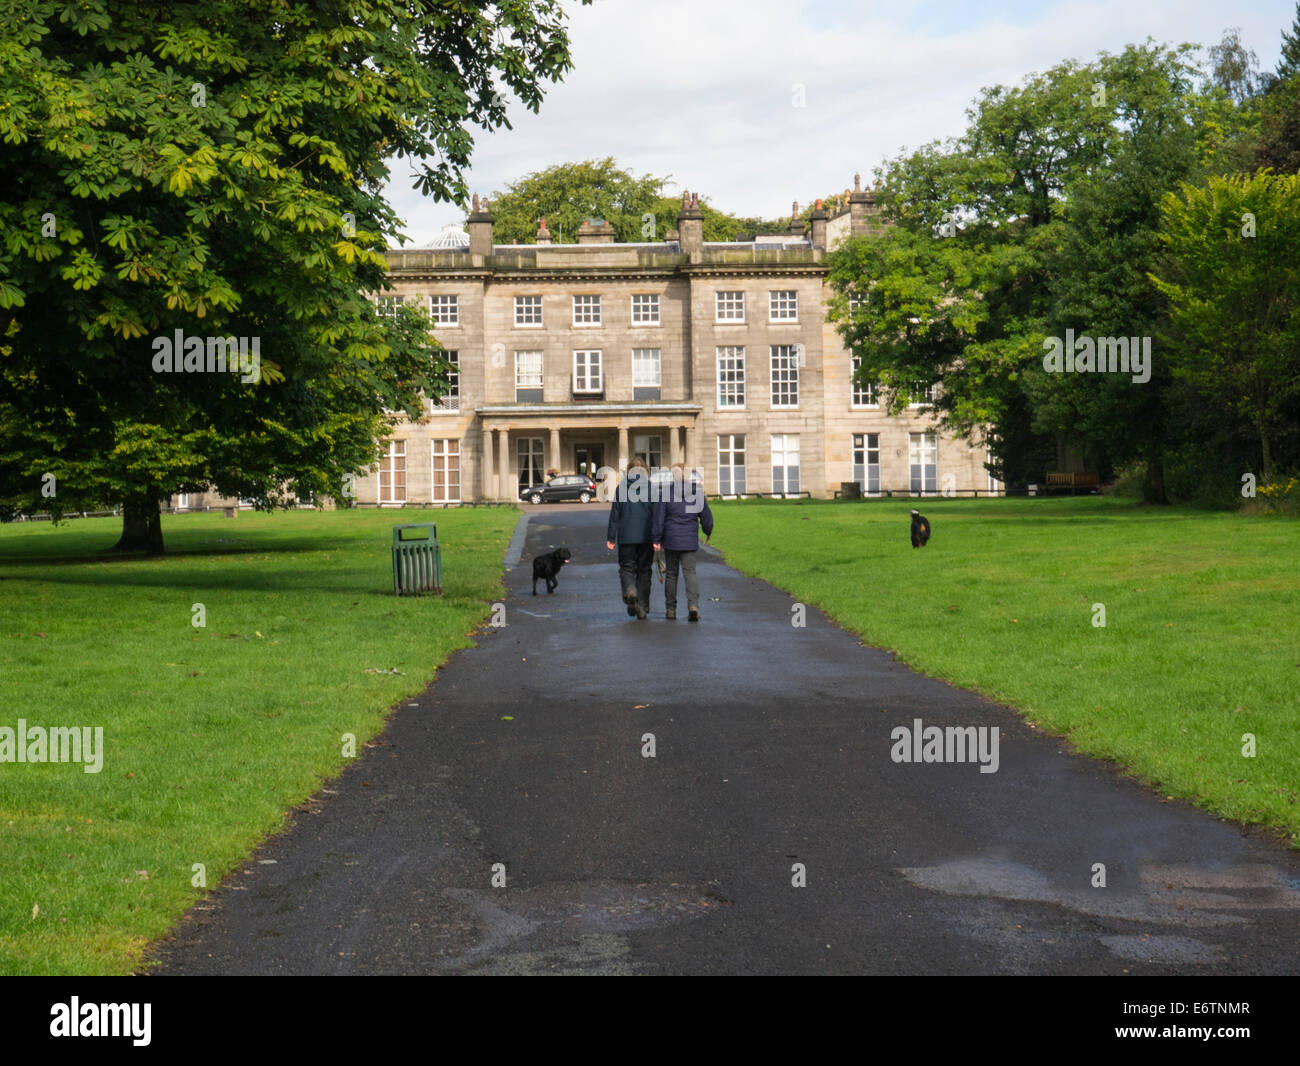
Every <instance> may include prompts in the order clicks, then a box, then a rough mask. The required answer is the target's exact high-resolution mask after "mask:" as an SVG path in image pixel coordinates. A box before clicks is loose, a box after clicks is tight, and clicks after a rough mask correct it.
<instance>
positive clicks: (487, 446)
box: [480, 426, 496, 500]
mask: <svg viewBox="0 0 1300 1066" xmlns="http://www.w3.org/2000/svg"><path fill="white" fill-rule="evenodd" d="M482 464H483V475H482V478H481V480H482V482H483V491H482V493H481V497H480V498H481V499H484V500H490V499H492V498H493V497H494V496H495V495H496V493H494V492H493V491H492V430H491V428H490V427H489V426H484V427H483V459H482Z"/></svg>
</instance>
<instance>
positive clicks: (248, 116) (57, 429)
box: [0, 0, 571, 551]
mask: <svg viewBox="0 0 1300 1066" xmlns="http://www.w3.org/2000/svg"><path fill="white" fill-rule="evenodd" d="M0 27H2V28H0V169H2V170H3V172H4V174H5V177H6V181H5V187H4V189H3V190H0V232H2V240H3V243H2V244H0V379H2V380H3V398H2V399H0V508H3V509H4V510H5V511H6V512H8V513H13V512H14V511H15V510H19V509H31V508H39V509H43V510H49V511H51V512H53V513H54V514H55V515H58V514H60V513H63V512H65V511H68V510H78V509H83V508H85V507H86V506H88V505H94V504H97V503H101V502H105V501H114V502H116V501H121V502H122V503H123V505H124V515H125V522H124V534H123V540H122V545H123V546H144V547H148V548H150V549H151V550H154V551H161V549H162V536H161V526H160V522H159V518H158V506H159V501H160V500H162V499H165V498H166V497H167V496H169V495H171V494H173V493H175V492H180V491H186V490H194V489H201V488H205V487H209V486H211V487H214V488H216V489H217V490H218V491H220V492H222V493H224V494H228V495H238V496H253V497H255V498H256V499H258V500H259V502H260V503H261V504H262V505H264V506H271V505H274V504H275V503H278V502H283V501H284V499H286V498H287V497H292V496H303V495H308V494H311V495H315V494H322V493H327V494H330V495H335V496H337V495H339V494H340V493H341V492H342V491H343V486H344V482H345V478H346V476H347V475H348V474H349V473H359V472H361V471H362V470H364V469H365V468H366V467H367V466H368V465H369V464H370V463H371V462H373V460H374V458H375V456H376V451H377V445H376V441H377V439H379V438H380V437H382V436H383V433H384V430H385V427H386V420H387V419H388V417H389V412H391V411H404V412H406V413H407V414H408V415H410V416H412V417H418V416H419V414H420V410H419V405H420V403H421V395H422V393H424V394H430V395H437V394H438V393H439V391H440V389H442V388H444V387H445V380H446V379H445V371H446V369H447V367H446V364H445V363H444V362H442V360H441V359H440V358H439V357H438V355H437V346H436V345H435V344H433V343H432V342H431V340H430V337H429V333H428V324H427V322H425V321H423V320H422V319H421V317H420V316H419V315H418V314H415V313H412V312H409V311H402V312H400V313H399V314H398V315H397V316H396V317H395V318H393V319H381V318H379V317H377V316H376V313H375V310H374V308H373V307H372V305H371V303H370V301H369V300H368V299H367V297H366V294H367V293H371V292H375V291H378V290H380V289H382V288H383V287H384V285H385V281H384V270H385V260H384V258H383V255H382V254H381V252H382V249H383V248H384V247H385V246H386V245H387V244H389V243H390V242H391V241H393V240H394V239H396V238H400V237H401V234H400V233H399V220H398V219H397V218H396V217H395V215H394V214H393V212H392V210H391V209H390V208H389V206H388V205H387V204H386V203H385V201H384V199H383V198H382V195H381V190H382V186H383V184H384V182H385V181H386V180H387V179H388V177H389V169H388V162H387V161H388V160H390V159H391V158H393V157H394V156H396V157H404V158H407V159H409V160H411V162H412V165H413V167H414V172H415V176H416V184H417V187H419V188H420V189H421V190H422V191H423V192H424V193H426V194H427V195H431V196H434V197H438V198H442V199H449V200H453V201H457V202H462V203H463V202H464V200H465V198H466V189H465V184H464V180H463V177H462V172H463V169H464V167H465V166H466V165H467V164H468V161H469V158H470V153H471V151H472V148H473V136H472V133H471V128H472V127H475V126H478V127H481V128H485V129H492V128H495V127H499V126H501V125H508V123H507V121H506V112H505V106H506V103H507V100H508V97H509V96H510V95H511V94H513V95H514V96H515V97H517V98H518V99H519V100H521V101H522V102H523V103H524V104H525V105H526V106H527V107H529V108H531V109H533V110H536V109H537V107H538V105H539V102H540V101H541V99H542V95H543V87H544V84H545V83H546V82H547V81H548V80H555V79H558V78H559V77H561V76H562V75H563V74H564V73H565V72H566V71H567V70H568V69H569V68H570V66H571V61H570V55H569V42H568V37H567V32H566V21H565V15H564V11H563V7H562V4H561V2H560V0H519V2H516V3H510V4H503V5H482V4H477V3H467V2H462V0H450V2H432V0H416V2H381V0H338V2H333V3H328V4H320V3H314V2H308V0H198V2H192V3H184V2H180V3H176V2H133V3H129V4H121V3H115V2H111V0H4V2H2V3H0ZM178 336H179V338H180V339H182V340H183V341H185V342H186V343H190V341H194V342H195V343H196V344H197V348H198V351H190V353H189V354H190V355H192V356H194V358H193V359H192V360H191V361H190V363H189V364H187V365H189V366H190V367H191V368H192V369H193V370H194V372H181V373H177V372H166V371H163V372H159V371H158V370H157V369H156V366H157V365H158V363H157V362H156V360H158V357H159V355H160V348H161V347H164V346H165V344H166V342H168V341H171V340H173V339H174V338H177V337H178ZM227 337H231V338H246V339H248V341H249V347H250V348H251V341H252V339H256V341H257V343H258V345H259V352H260V374H252V373H238V374H236V373H231V372H230V371H229V370H227V371H225V372H220V371H218V370H215V369H212V367H213V363H208V362H207V361H206V358H205V357H206V356H210V355H211V354H212V350H213V348H214V347H215V348H217V349H218V351H219V349H220V348H221V339H222V338H227ZM214 342H215V343H214ZM176 354H177V356H178V359H177V362H178V363H180V362H181V360H180V358H179V356H180V355H181V353H180V352H178V353H176ZM214 362H215V360H214ZM51 486H53V494H52V495H51V493H50V487H51Z"/></svg>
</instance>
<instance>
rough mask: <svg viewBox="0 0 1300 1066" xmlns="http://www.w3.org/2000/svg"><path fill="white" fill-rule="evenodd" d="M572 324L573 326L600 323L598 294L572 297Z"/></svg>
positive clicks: (597, 324)
mask: <svg viewBox="0 0 1300 1066" xmlns="http://www.w3.org/2000/svg"><path fill="white" fill-rule="evenodd" d="M573 324H574V325H575V326H599V325H600V296H599V295H596V296H589V295H582V296H575V297H574V298H573Z"/></svg>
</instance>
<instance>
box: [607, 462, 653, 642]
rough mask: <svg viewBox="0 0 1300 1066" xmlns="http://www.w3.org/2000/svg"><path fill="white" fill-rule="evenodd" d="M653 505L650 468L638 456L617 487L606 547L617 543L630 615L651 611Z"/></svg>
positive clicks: (623, 589) (620, 581)
mask: <svg viewBox="0 0 1300 1066" xmlns="http://www.w3.org/2000/svg"><path fill="white" fill-rule="evenodd" d="M653 517H654V507H653V505H652V504H651V502H650V471H649V469H648V468H647V466H646V464H645V460H644V459H641V458H640V457H635V458H633V459H632V461H631V462H630V463H628V464H627V477H625V478H624V479H623V480H622V482H621V483H620V484H619V486H618V488H617V489H616V490H615V491H614V502H613V503H612V504H611V505H610V508H609V526H608V528H607V529H606V531H605V547H606V548H608V549H609V550H610V551H613V550H614V548H615V546H617V547H618V579H619V586H620V587H621V588H622V591H623V602H624V603H626V604H627V613H628V616H629V617H636V618H637V619H638V620H644V619H645V618H646V616H647V615H648V614H649V613H650V571H651V567H652V566H653V565H654V550H653V549H652V548H651V547H650V523H651V520H652V519H653Z"/></svg>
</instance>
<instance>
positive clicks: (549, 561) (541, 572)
mask: <svg viewBox="0 0 1300 1066" xmlns="http://www.w3.org/2000/svg"><path fill="white" fill-rule="evenodd" d="M572 558H573V556H572V555H570V554H569V549H568V548H556V549H555V551H553V552H547V554H545V555H535V556H533V595H534V596H536V595H537V579H538V578H539V577H540V578H544V579H545V580H546V594H547V595H548V596H549V595H550V594H551V593H552V592H554V591H555V586H556V585H558V584H559V583H560V567H562V566H563V565H564V564H565V563H567V562H568V561H569V560H570V559H572Z"/></svg>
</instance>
